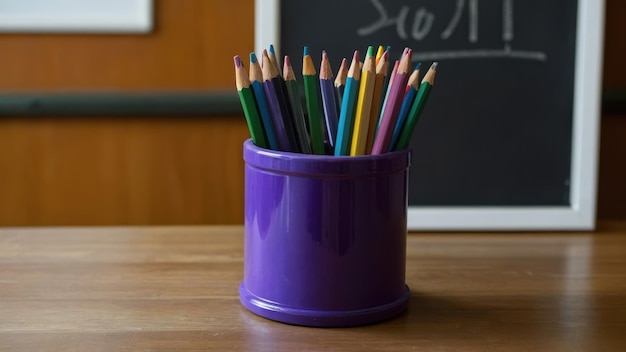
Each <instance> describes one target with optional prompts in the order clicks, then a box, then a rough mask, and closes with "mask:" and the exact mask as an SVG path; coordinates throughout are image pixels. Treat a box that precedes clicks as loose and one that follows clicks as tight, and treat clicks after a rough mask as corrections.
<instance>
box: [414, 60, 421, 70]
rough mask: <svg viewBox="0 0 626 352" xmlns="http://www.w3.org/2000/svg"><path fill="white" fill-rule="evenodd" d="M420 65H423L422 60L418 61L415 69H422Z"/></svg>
mask: <svg viewBox="0 0 626 352" xmlns="http://www.w3.org/2000/svg"><path fill="white" fill-rule="evenodd" d="M420 67H422V63H421V62H418V63H417V64H416V65H415V69H416V70H419V69H420Z"/></svg>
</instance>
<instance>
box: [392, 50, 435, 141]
mask: <svg viewBox="0 0 626 352" xmlns="http://www.w3.org/2000/svg"><path fill="white" fill-rule="evenodd" d="M436 73H437V63H436V62H435V63H433V64H432V65H431V66H430V69H428V72H426V74H425V75H424V78H423V79H422V83H421V84H420V88H419V90H418V91H417V96H416V97H415V100H414V101H413V104H412V105H411V110H410V111H409V115H408V117H407V120H406V121H405V124H404V126H403V127H402V131H401V132H400V137H398V142H397V143H396V145H395V147H394V148H393V150H402V149H405V148H406V147H408V146H409V142H410V141H411V136H412V135H413V130H415V126H416V125H417V120H419V117H420V115H421V113H422V111H423V110H424V106H425V105H426V101H427V100H428V95H429V94H430V90H431V88H432V86H433V84H434V82H435V74H436Z"/></svg>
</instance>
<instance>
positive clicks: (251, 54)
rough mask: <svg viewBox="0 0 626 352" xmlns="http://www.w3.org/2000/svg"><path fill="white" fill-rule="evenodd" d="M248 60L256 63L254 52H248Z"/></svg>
mask: <svg viewBox="0 0 626 352" xmlns="http://www.w3.org/2000/svg"><path fill="white" fill-rule="evenodd" d="M250 62H251V63H253V64H256V63H257V59H256V54H255V53H250Z"/></svg>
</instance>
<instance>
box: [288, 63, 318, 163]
mask: <svg viewBox="0 0 626 352" xmlns="http://www.w3.org/2000/svg"><path fill="white" fill-rule="evenodd" d="M283 79H284V80H285V85H286V87H287V95H288V98H289V102H290V103H291V104H290V105H291V111H292V112H293V119H294V125H295V127H296V134H297V138H298V145H300V148H301V149H302V150H301V151H302V152H303V153H304V154H312V153H313V151H312V150H311V141H310V138H309V134H308V132H307V129H306V121H305V120H304V111H303V110H302V103H301V102H300V93H299V90H298V82H296V75H295V74H294V72H293V67H292V66H291V62H290V60H289V56H287V55H285V62H284V65H283Z"/></svg>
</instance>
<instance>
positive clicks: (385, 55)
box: [382, 51, 389, 61]
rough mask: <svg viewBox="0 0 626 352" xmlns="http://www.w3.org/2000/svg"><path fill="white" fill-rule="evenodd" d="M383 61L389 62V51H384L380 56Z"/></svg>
mask: <svg viewBox="0 0 626 352" xmlns="http://www.w3.org/2000/svg"><path fill="white" fill-rule="evenodd" d="M382 57H383V58H384V59H385V60H387V61H389V51H385V52H384V53H383V56H382Z"/></svg>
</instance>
